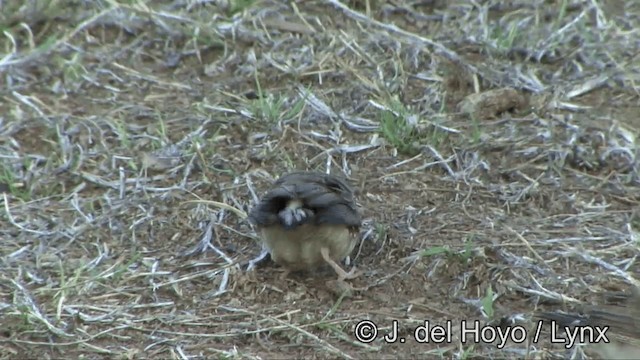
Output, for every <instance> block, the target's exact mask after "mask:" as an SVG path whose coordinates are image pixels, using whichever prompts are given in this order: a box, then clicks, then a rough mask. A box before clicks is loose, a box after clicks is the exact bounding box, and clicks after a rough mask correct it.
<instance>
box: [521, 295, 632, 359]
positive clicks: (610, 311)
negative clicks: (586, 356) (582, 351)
mask: <svg viewBox="0 0 640 360" xmlns="http://www.w3.org/2000/svg"><path fill="white" fill-rule="evenodd" d="M605 297H608V298H611V299H613V298H615V299H617V300H620V301H621V303H619V304H615V305H610V304H606V305H589V306H586V305H583V306H580V307H579V308H578V309H577V310H578V311H577V312H575V313H565V312H560V311H537V312H535V313H534V317H535V318H538V319H540V320H547V321H554V322H555V323H556V324H557V325H559V326H563V327H568V328H575V327H583V328H591V329H596V327H597V328H599V329H600V330H602V331H606V333H605V334H606V337H607V339H608V340H610V342H609V343H605V342H603V341H599V342H598V343H594V344H589V345H588V348H589V349H591V350H592V351H593V352H595V353H596V354H597V355H598V356H599V357H602V358H608V359H637V358H638V356H639V355H640V290H639V289H635V288H634V289H632V290H631V291H630V292H628V293H618V294H615V295H614V294H608V295H606V296H605Z"/></svg>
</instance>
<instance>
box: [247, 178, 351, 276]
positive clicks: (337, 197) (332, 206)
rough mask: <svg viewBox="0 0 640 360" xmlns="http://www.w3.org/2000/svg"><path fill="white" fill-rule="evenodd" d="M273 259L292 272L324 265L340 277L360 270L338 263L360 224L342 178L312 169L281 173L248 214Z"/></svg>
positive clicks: (345, 182) (287, 271)
mask: <svg viewBox="0 0 640 360" xmlns="http://www.w3.org/2000/svg"><path fill="white" fill-rule="evenodd" d="M248 218H249V221H250V222H251V223H253V224H254V225H255V226H256V229H257V232H258V233H259V234H260V237H261V239H262V242H263V246H264V248H265V250H266V252H268V253H269V255H270V256H271V259H272V260H273V261H274V262H275V263H276V264H279V265H281V266H283V267H284V268H285V274H284V276H286V275H287V274H288V273H289V272H290V271H299V270H308V269H314V268H317V267H320V266H322V265H324V264H328V265H329V266H331V267H332V268H333V270H334V271H335V272H336V273H337V275H338V281H341V282H343V281H344V280H347V279H353V278H355V277H357V276H358V275H359V274H358V272H357V270H356V267H355V266H354V267H353V268H352V269H351V270H350V271H349V272H347V271H345V270H344V269H343V268H342V267H340V265H338V262H340V261H342V260H344V259H345V258H346V257H347V256H349V254H350V253H351V252H352V251H353V249H354V247H355V245H356V243H357V240H358V234H359V229H360V226H361V222H362V215H361V213H360V211H359V209H358V206H357V204H356V201H355V194H354V190H353V188H352V187H351V186H350V184H349V183H348V181H347V180H346V179H344V178H342V177H340V176H336V175H332V174H325V173H321V172H316V171H293V172H290V173H287V174H285V175H282V176H281V177H280V178H279V179H278V180H276V181H275V183H274V184H273V186H272V188H271V189H270V190H269V191H268V192H267V193H266V194H265V195H264V196H263V197H262V199H261V200H260V201H259V202H258V204H256V205H255V206H254V207H253V208H252V209H251V211H250V212H249V214H248Z"/></svg>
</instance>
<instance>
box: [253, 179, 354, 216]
mask: <svg viewBox="0 0 640 360" xmlns="http://www.w3.org/2000/svg"><path fill="white" fill-rule="evenodd" d="M294 200H298V201H297V205H299V206H292V207H289V208H288V206H289V204H291V202H292V201H294ZM249 218H250V220H252V221H253V222H254V223H256V224H258V225H266V226H268V225H275V224H277V223H281V224H282V225H284V226H286V227H295V226H297V225H301V224H303V223H307V222H311V223H314V224H318V225H319V224H334V225H347V226H352V227H357V226H359V225H360V222H361V216H360V213H359V212H358V209H357V207H356V204H355V199H354V192H353V189H352V188H351V186H350V185H349V184H348V183H347V182H346V180H344V179H342V178H339V177H337V176H335V175H328V174H323V173H319V172H292V173H289V174H286V175H284V176H282V177H281V178H280V179H278V180H277V181H276V182H275V183H274V185H273V188H272V189H271V190H270V191H269V192H268V193H267V194H266V195H265V196H264V198H263V199H262V200H261V201H260V203H259V204H258V205H257V206H256V207H255V208H254V209H253V210H252V211H251V212H250V214H249Z"/></svg>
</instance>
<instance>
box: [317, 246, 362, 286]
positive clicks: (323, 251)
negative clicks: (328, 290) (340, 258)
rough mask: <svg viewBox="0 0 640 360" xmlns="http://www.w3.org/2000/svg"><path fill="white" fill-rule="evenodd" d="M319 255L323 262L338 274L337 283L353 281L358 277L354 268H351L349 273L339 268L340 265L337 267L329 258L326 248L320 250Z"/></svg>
mask: <svg viewBox="0 0 640 360" xmlns="http://www.w3.org/2000/svg"><path fill="white" fill-rule="evenodd" d="M320 254H322V258H323V259H324V261H326V262H327V263H328V264H329V265H331V267H332V268H333V270H335V272H336V273H337V274H338V281H344V280H347V279H354V278H356V277H358V276H359V275H360V273H358V272H357V271H356V267H355V266H354V267H353V268H351V270H350V271H349V272H346V271H344V269H343V268H341V267H340V265H338V264H337V263H336V262H335V261H333V259H332V258H331V257H330V256H329V249H328V248H326V247H323V248H321V249H320Z"/></svg>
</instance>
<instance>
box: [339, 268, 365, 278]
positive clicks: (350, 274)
mask: <svg viewBox="0 0 640 360" xmlns="http://www.w3.org/2000/svg"><path fill="white" fill-rule="evenodd" d="M338 269H340V271H337V270H336V272H337V273H338V281H345V280H351V279H355V278H357V277H358V276H360V275H362V272H360V271H358V269H357V268H356V267H355V266H354V267H352V268H351V270H349V272H346V271H344V270H343V269H342V268H340V267H339V268H338Z"/></svg>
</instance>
